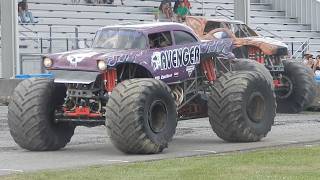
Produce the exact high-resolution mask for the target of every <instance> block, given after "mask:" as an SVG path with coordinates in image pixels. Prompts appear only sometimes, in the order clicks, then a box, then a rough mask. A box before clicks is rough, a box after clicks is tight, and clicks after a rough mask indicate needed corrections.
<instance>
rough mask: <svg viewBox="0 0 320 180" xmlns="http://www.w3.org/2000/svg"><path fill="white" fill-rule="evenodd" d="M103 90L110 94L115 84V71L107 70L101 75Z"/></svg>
mask: <svg viewBox="0 0 320 180" xmlns="http://www.w3.org/2000/svg"><path fill="white" fill-rule="evenodd" d="M103 80H104V89H105V91H106V92H108V93H111V92H112V91H113V89H114V88H115V87H116V84H117V70H116V69H108V70H107V71H106V72H105V73H104V74H103Z"/></svg>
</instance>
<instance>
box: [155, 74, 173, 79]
mask: <svg viewBox="0 0 320 180" xmlns="http://www.w3.org/2000/svg"><path fill="white" fill-rule="evenodd" d="M172 77H173V74H165V75H161V76H156V77H155V79H157V80H164V79H169V78H172Z"/></svg>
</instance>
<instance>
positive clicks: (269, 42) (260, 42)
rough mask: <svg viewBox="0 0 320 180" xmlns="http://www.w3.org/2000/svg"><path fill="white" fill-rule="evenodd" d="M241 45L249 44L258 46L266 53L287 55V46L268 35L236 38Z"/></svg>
mask: <svg viewBox="0 0 320 180" xmlns="http://www.w3.org/2000/svg"><path fill="white" fill-rule="evenodd" d="M238 40H239V42H238V43H240V44H241V45H251V46H256V47H258V48H260V49H261V50H262V51H263V52H264V54H266V55H278V56H285V55H288V46H287V45H286V44H285V43H283V42H281V41H279V40H276V39H272V38H268V37H262V36H258V37H246V38H239V39H238Z"/></svg>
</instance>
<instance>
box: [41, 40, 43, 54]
mask: <svg viewBox="0 0 320 180" xmlns="http://www.w3.org/2000/svg"><path fill="white" fill-rule="evenodd" d="M40 53H41V54H43V39H42V38H40Z"/></svg>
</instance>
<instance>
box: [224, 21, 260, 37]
mask: <svg viewBox="0 0 320 180" xmlns="http://www.w3.org/2000/svg"><path fill="white" fill-rule="evenodd" d="M230 26H231V27H229V28H230V30H231V31H232V32H233V33H234V35H235V36H236V37H237V38H244V37H252V36H258V34H257V33H256V32H254V30H252V29H251V28H250V27H248V26H247V25H245V24H230Z"/></svg>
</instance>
